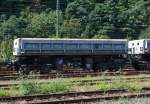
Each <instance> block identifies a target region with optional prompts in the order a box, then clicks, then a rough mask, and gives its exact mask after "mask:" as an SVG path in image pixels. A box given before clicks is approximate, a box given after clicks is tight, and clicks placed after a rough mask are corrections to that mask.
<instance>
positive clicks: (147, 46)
mask: <svg viewBox="0 0 150 104" xmlns="http://www.w3.org/2000/svg"><path fill="white" fill-rule="evenodd" d="M128 47H129V55H130V56H131V60H132V64H133V66H134V67H135V68H136V69H139V70H150V39H140V40H133V41H129V44H128Z"/></svg>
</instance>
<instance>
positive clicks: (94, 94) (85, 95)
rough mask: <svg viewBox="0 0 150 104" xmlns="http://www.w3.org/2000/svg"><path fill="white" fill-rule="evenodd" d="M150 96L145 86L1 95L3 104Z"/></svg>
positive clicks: (63, 103) (61, 103) (52, 103)
mask: <svg viewBox="0 0 150 104" xmlns="http://www.w3.org/2000/svg"><path fill="white" fill-rule="evenodd" d="M143 97H147V98H149V97H150V88H148V87H147V88H143V89H142V90H141V91H140V92H134V93H133V92H132V93H131V92H129V91H128V90H126V89H118V90H113V89H112V90H108V91H90V92H72V93H59V94H47V95H44V94H40V95H31V96H17V97H0V102H1V104H3V103H6V102H11V103H12V102H16V103H22V102H26V103H27V104H70V103H87V102H98V101H101V100H117V99H120V98H128V99H129V98H143Z"/></svg>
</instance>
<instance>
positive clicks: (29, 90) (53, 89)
mask: <svg viewBox="0 0 150 104" xmlns="http://www.w3.org/2000/svg"><path fill="white" fill-rule="evenodd" d="M84 79H86V80H91V79H92V78H91V77H90V76H87V77H86V78H84ZM101 79H104V80H105V79H107V76H105V75H103V76H101ZM116 79H117V80H114V81H112V82H111V83H108V81H98V82H97V83H95V84H94V85H90V84H89V83H85V84H83V83H82V82H77V83H75V82H73V81H77V79H55V80H51V81H49V82H48V83H45V84H41V83H38V81H37V80H32V81H31V80H30V81H29V78H28V77H26V78H24V77H21V78H20V80H21V81H20V84H19V85H18V89H17V88H16V87H11V89H9V90H5V89H0V97H5V96H20V95H33V94H50V93H62V92H72V91H94V90H103V91H107V90H110V89H128V90H129V91H131V92H133V91H141V89H142V87H145V85H144V84H145V82H141V81H140V79H134V80H133V81H132V82H128V81H127V80H125V79H122V77H121V76H117V77H116ZM133 82H134V83H133ZM146 84H150V81H147V82H146Z"/></svg>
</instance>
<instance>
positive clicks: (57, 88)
mask: <svg viewBox="0 0 150 104" xmlns="http://www.w3.org/2000/svg"><path fill="white" fill-rule="evenodd" d="M71 86H72V83H71V82H67V81H52V82H49V83H46V84H41V85H40V93H42V94H47V93H58V92H68V91H69V89H70V87H71Z"/></svg>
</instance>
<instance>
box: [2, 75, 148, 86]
mask: <svg viewBox="0 0 150 104" xmlns="http://www.w3.org/2000/svg"><path fill="white" fill-rule="evenodd" d="M149 79H150V77H137V78H136V77H134V78H132V77H129V78H120V79H117V78H106V79H94V80H91V79H90V80H74V81H71V82H72V83H74V84H76V83H78V84H79V85H80V86H81V85H86V84H89V85H94V84H97V83H99V82H107V83H112V82H113V81H121V80H124V81H127V82H134V81H135V80H138V81H139V82H144V81H147V80H149ZM36 82H38V83H39V84H46V83H49V82H50V80H48V81H36ZM29 83H31V82H30V81H29ZM18 85H19V83H7V84H0V88H1V89H10V88H12V87H14V88H18Z"/></svg>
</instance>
